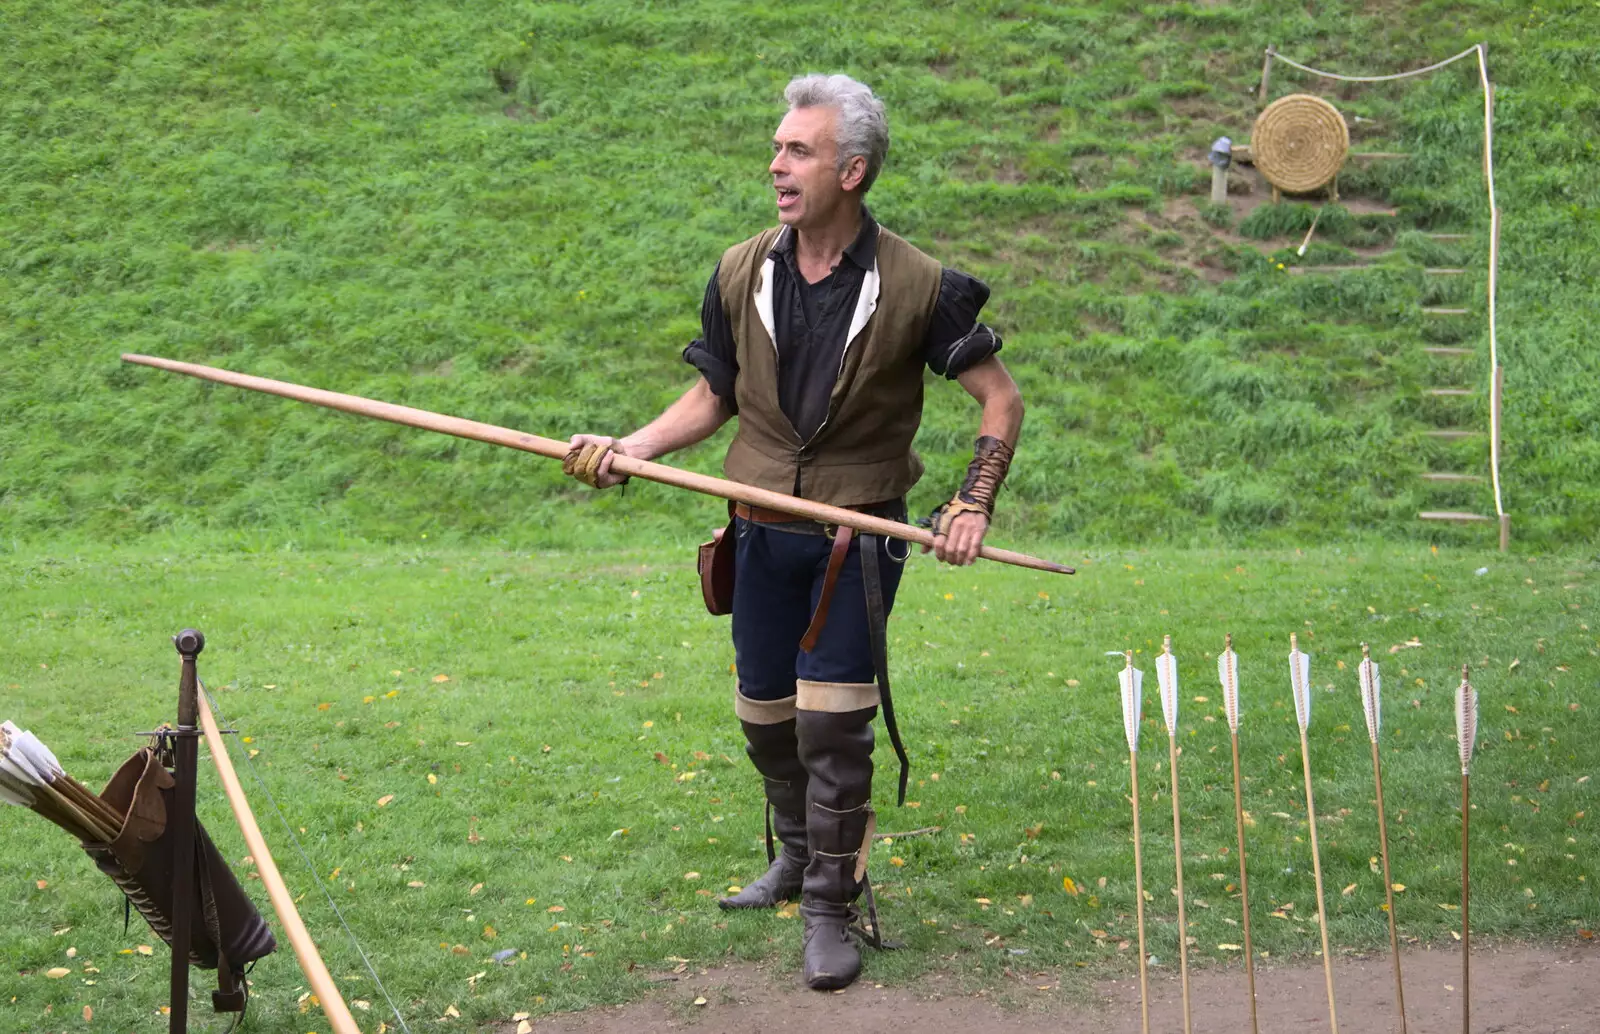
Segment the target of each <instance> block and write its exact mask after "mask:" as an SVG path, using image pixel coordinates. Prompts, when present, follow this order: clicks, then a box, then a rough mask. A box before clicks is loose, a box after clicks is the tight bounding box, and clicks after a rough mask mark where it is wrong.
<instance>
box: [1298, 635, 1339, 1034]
mask: <svg viewBox="0 0 1600 1034" xmlns="http://www.w3.org/2000/svg"><path fill="white" fill-rule="evenodd" d="M1289 684H1290V688H1291V689H1292V690H1293V692H1294V715H1295V719H1296V720H1297V721H1298V722H1299V723H1300V764H1301V767H1302V768H1303V769H1304V770H1305V776H1306V818H1307V819H1309V820H1310V822H1311V871H1312V872H1313V873H1314V874H1315V875H1316V878H1317V925H1318V926H1320V927H1321V928H1322V976H1323V979H1324V980H1325V981H1326V982H1327V984H1328V1026H1329V1027H1330V1029H1332V1031H1333V1034H1339V1013H1338V1010H1337V1009H1336V1008H1335V1007H1334V1002H1333V956H1332V954H1330V953H1329V951H1328V906H1327V905H1326V904H1324V902H1323V898H1322V855H1321V852H1320V851H1319V850H1318V849H1317V805H1316V802H1315V800H1314V799H1313V798H1312V796H1311V745H1310V744H1309V743H1308V742H1307V740H1306V729H1307V727H1309V726H1310V725H1311V658H1310V657H1307V656H1306V655H1305V654H1303V653H1301V652H1300V637H1299V636H1298V635H1296V634H1295V633H1293V632H1290V633H1289Z"/></svg>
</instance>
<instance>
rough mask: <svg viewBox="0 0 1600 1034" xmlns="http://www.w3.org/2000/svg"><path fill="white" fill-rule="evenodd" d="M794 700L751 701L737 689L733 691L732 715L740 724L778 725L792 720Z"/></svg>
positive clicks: (788, 698)
mask: <svg viewBox="0 0 1600 1034" xmlns="http://www.w3.org/2000/svg"><path fill="white" fill-rule="evenodd" d="M794 709H795V698H794V697H793V696H786V697H784V698H783V699H781V700H752V699H751V698H750V697H747V696H745V695H744V694H743V693H741V692H739V691H738V690H737V689H736V690H734V691H733V713H734V714H735V715H737V716H738V717H739V720H740V721H742V722H749V723H750V724H751V725H779V724H781V723H783V722H787V721H790V720H791V719H793V718H794Z"/></svg>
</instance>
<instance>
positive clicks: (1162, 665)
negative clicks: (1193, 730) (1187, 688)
mask: <svg viewBox="0 0 1600 1034" xmlns="http://www.w3.org/2000/svg"><path fill="white" fill-rule="evenodd" d="M1156 682H1157V683H1159V684H1160V686H1161V715H1162V717H1163V718H1165V719H1166V720H1167V735H1168V736H1176V735H1178V658H1176V657H1174V656H1172V637H1171V636H1170V635H1169V636H1167V637H1166V639H1165V641H1164V642H1163V643H1162V644H1161V656H1160V657H1157V658H1156Z"/></svg>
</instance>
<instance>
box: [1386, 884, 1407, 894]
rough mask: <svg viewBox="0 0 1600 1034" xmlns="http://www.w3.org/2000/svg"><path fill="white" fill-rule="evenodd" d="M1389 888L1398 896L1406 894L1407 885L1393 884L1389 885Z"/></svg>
mask: <svg viewBox="0 0 1600 1034" xmlns="http://www.w3.org/2000/svg"><path fill="white" fill-rule="evenodd" d="M1389 887H1390V888H1391V889H1392V890H1393V891H1394V892H1395V893H1396V894H1404V893H1405V892H1406V885H1405V884H1404V883H1391V884H1389Z"/></svg>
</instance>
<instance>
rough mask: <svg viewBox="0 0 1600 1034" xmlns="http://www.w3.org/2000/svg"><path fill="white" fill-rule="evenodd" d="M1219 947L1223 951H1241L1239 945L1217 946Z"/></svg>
mask: <svg viewBox="0 0 1600 1034" xmlns="http://www.w3.org/2000/svg"><path fill="white" fill-rule="evenodd" d="M1217 947H1219V948H1221V949H1222V950H1223V951H1238V950H1239V946H1238V945H1237V944H1219V945H1217Z"/></svg>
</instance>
